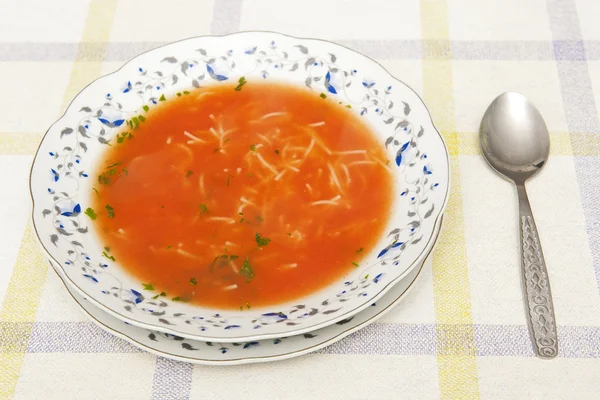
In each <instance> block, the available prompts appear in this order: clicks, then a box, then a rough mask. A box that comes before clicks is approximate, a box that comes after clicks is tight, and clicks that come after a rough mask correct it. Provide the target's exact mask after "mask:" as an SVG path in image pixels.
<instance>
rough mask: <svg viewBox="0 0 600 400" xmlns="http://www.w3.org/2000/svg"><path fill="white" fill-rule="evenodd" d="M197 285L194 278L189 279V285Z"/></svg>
mask: <svg viewBox="0 0 600 400" xmlns="http://www.w3.org/2000/svg"><path fill="white" fill-rule="evenodd" d="M197 284H198V281H197V280H196V278H191V279H190V285H192V286H196V285H197Z"/></svg>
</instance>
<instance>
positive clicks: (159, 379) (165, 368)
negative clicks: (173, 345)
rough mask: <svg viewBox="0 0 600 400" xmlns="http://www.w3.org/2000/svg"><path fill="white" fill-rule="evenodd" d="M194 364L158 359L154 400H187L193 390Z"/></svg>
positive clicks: (153, 384) (153, 382) (154, 383)
mask: <svg viewBox="0 0 600 400" xmlns="http://www.w3.org/2000/svg"><path fill="white" fill-rule="evenodd" d="M193 369H194V366H193V364H190V363H186V362H180V361H174V360H169V359H167V358H164V357H157V358H156V368H155V370H154V379H153V380H152V395H151V397H150V398H151V399H152V400H171V399H173V400H187V399H189V398H190V393H191V389H192V371H193Z"/></svg>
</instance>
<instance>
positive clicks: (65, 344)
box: [4, 322, 600, 369]
mask: <svg viewBox="0 0 600 400" xmlns="http://www.w3.org/2000/svg"><path fill="white" fill-rule="evenodd" d="M4 324H9V323H4ZM14 324H22V323H18V322H17V323H14ZM6 328H7V329H10V327H6ZM438 328H440V327H439V326H436V325H434V324H396V323H375V324H372V325H368V326H367V327H365V328H363V329H361V330H359V331H357V332H355V333H353V334H352V335H350V336H348V337H347V338H345V339H343V340H342V341H340V342H337V343H334V344H332V345H331V346H328V347H326V348H324V349H321V350H319V353H321V354H372V355H375V354H379V355H411V356H436V354H437V347H436V346H437V344H436V343H437V340H436V329H438ZM441 328H443V330H444V332H445V333H446V334H447V336H448V337H449V338H452V337H453V334H452V332H453V331H456V332H457V337H460V333H461V332H462V331H464V327H463V326H461V325H456V326H451V325H447V326H443V327H441ZM528 335H529V333H528V330H527V327H526V326H521V325H474V337H475V342H476V348H477V355H478V356H482V357H486V356H519V357H533V352H532V350H531V342H530V340H529V336H528ZM558 336H559V341H560V344H561V348H560V354H559V356H560V357H565V358H600V327H591V326H559V327H558ZM15 340H18V339H15ZM253 348H254V347H251V348H250V349H253ZM140 351H141V350H138V349H137V348H136V347H134V346H132V345H130V344H129V343H128V342H126V341H124V340H122V339H119V338H117V337H114V336H113V335H111V334H109V333H106V332H105V331H103V330H102V329H100V328H99V327H97V326H96V325H95V324H93V323H92V322H36V323H34V325H33V327H32V334H31V338H30V340H29V345H28V347H27V352H28V353H136V352H140ZM250 351H252V350H250ZM159 367H160V368H162V364H159V363H158V362H157V369H159Z"/></svg>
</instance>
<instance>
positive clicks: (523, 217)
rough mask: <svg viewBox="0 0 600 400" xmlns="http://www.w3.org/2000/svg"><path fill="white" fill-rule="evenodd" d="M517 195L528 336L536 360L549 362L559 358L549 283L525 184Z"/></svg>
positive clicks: (520, 186)
mask: <svg viewBox="0 0 600 400" xmlns="http://www.w3.org/2000/svg"><path fill="white" fill-rule="evenodd" d="M517 192H518V194H519V218H520V227H521V252H522V258H521V266H522V271H523V283H524V285H523V287H524V291H525V295H526V297H527V317H528V318H527V320H528V324H529V332H530V334H531V339H532V341H533V345H534V349H535V352H536V354H537V356H538V357H540V358H546V359H550V358H554V357H556V355H557V354H558V339H557V334H556V320H555V318H554V304H553V303H552V293H551V292H550V281H549V280H548V271H547V270H546V262H545V261H544V254H543V253H542V246H541V245H540V238H539V236H538V232H537V228H536V226H535V221H534V220H533V214H532V212H531V206H530V205H529V199H528V197H527V192H526V190H525V184H524V183H520V184H517Z"/></svg>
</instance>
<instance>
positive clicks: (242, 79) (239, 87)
mask: <svg viewBox="0 0 600 400" xmlns="http://www.w3.org/2000/svg"><path fill="white" fill-rule="evenodd" d="M245 84H246V78H245V77H243V76H242V77H241V78H240V79H239V80H238V85H237V86H236V87H235V91H236V92H239V91H240V90H242V86H244V85H245Z"/></svg>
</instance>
